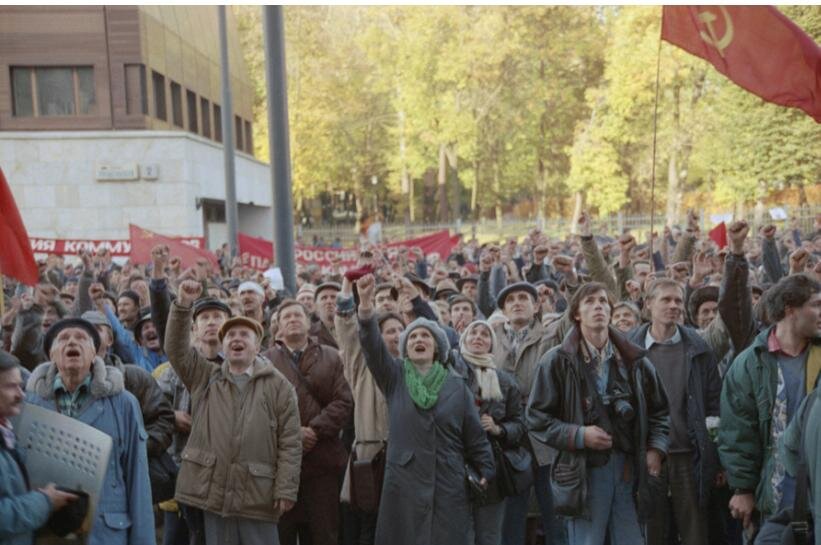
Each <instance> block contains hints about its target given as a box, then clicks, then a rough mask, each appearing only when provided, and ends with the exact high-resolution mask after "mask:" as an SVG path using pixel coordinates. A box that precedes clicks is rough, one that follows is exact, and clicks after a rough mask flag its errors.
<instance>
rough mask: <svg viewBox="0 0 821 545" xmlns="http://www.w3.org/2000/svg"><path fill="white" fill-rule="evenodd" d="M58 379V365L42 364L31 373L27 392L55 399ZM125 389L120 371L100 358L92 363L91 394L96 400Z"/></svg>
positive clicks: (96, 358)
mask: <svg viewBox="0 0 821 545" xmlns="http://www.w3.org/2000/svg"><path fill="white" fill-rule="evenodd" d="M56 377H57V365H56V364H55V363H53V362H50V361H47V362H45V363H41V364H40V365H38V366H37V368H35V369H34V371H33V372H32V373H31V378H29V381H28V384H26V392H29V393H33V394H35V395H37V396H39V397H41V398H43V399H54V390H53V388H52V387H53V386H54V379H55V378H56ZM123 389H124V383H123V374H122V372H120V370H119V369H117V368H115V367H112V366H110V365H106V364H105V362H104V361H103V360H102V358H100V357H99V356H95V357H94V361H93V362H92V363H91V388H90V389H89V393H90V394H91V397H93V398H94V399H100V398H103V397H109V396H113V395H115V394H119V393H120V392H122V391H123Z"/></svg>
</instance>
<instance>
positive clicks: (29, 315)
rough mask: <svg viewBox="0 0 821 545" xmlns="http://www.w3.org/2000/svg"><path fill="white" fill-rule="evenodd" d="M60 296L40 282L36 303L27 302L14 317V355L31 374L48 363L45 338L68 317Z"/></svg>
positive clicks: (45, 283)
mask: <svg viewBox="0 0 821 545" xmlns="http://www.w3.org/2000/svg"><path fill="white" fill-rule="evenodd" d="M58 293H59V292H58V290H57V288H56V287H54V286H53V285H52V284H50V283H49V282H48V281H47V280H41V281H40V282H39V283H38V284H37V286H36V287H35V288H34V297H33V299H30V300H28V302H25V301H24V303H23V305H22V308H21V310H20V311H19V312H18V313H17V316H16V317H15V320H14V332H13V333H12V337H11V339H12V341H11V352H12V353H13V354H14V355H15V356H16V357H17V358H18V359H19V360H20V363H21V364H22V365H23V367H25V368H26V369H28V370H29V371H30V370H32V369H34V367H36V366H37V364H39V363H42V362H44V361H46V360H47V359H48V354H47V353H45V352H44V351H43V334H44V333H45V332H46V331H47V330H48V328H49V327H51V325H52V324H53V323H54V322H56V321H57V320H59V319H60V318H62V317H64V316H65V315H66V314H67V311H66V307H65V306H64V305H63V303H62V302H61V301H60V299H59V297H58Z"/></svg>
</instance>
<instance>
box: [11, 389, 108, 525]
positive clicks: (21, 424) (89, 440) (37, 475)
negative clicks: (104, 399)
mask: <svg viewBox="0 0 821 545" xmlns="http://www.w3.org/2000/svg"><path fill="white" fill-rule="evenodd" d="M14 431H15V432H16V434H17V447H18V449H19V450H20V454H21V456H22V458H23V461H24V462H25V464H26V470H28V473H29V478H30V480H31V486H32V488H39V487H42V486H45V485H46V484H48V483H55V484H56V485H57V486H64V487H66V488H70V489H72V490H82V491H83V492H86V493H87V494H88V495H89V513H88V516H87V518H86V524H85V525H84V526H85V527H88V522H89V521H92V520H94V518H93V517H94V509H95V507H96V506H97V504H98V503H99V499H100V490H101V488H102V486H103V482H104V480H105V473H106V470H107V468H108V459H109V456H110V455H111V447H112V441H111V437H110V436H109V435H108V434H105V433H103V432H101V431H100V430H98V429H96V428H93V427H91V426H89V425H88V424H85V423H83V422H80V421H79V420H76V419H74V418H69V417H67V416H63V415H61V414H60V413H57V412H55V411H50V410H48V409H44V408H42V407H38V406H36V405H31V404H26V406H25V409H24V410H23V414H21V415H20V420H19V421H18V422H17V423H16V424H15V430H14Z"/></svg>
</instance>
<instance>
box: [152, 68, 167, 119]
mask: <svg viewBox="0 0 821 545" xmlns="http://www.w3.org/2000/svg"><path fill="white" fill-rule="evenodd" d="M151 81H152V82H153V84H154V117H156V118H157V119H162V120H163V121H165V120H166V119H168V117H167V114H166V110H165V76H163V75H162V74H158V73H156V72H154V71H153V70H152V71H151Z"/></svg>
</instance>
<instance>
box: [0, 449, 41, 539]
mask: <svg viewBox="0 0 821 545" xmlns="http://www.w3.org/2000/svg"><path fill="white" fill-rule="evenodd" d="M50 514H51V503H50V502H49V500H48V498H47V497H46V495H45V494H43V493H42V492H38V491H36V490H34V491H29V487H28V483H26V478H25V476H24V475H23V472H22V471H20V466H18V465H17V462H16V461H15V460H14V457H13V456H12V453H11V451H10V450H8V449H7V448H5V445H4V444H3V441H2V439H0V545H31V544H32V543H34V531H35V530H37V529H38V528H40V527H41V526H43V525H45V523H46V521H48V517H49V515H50Z"/></svg>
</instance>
